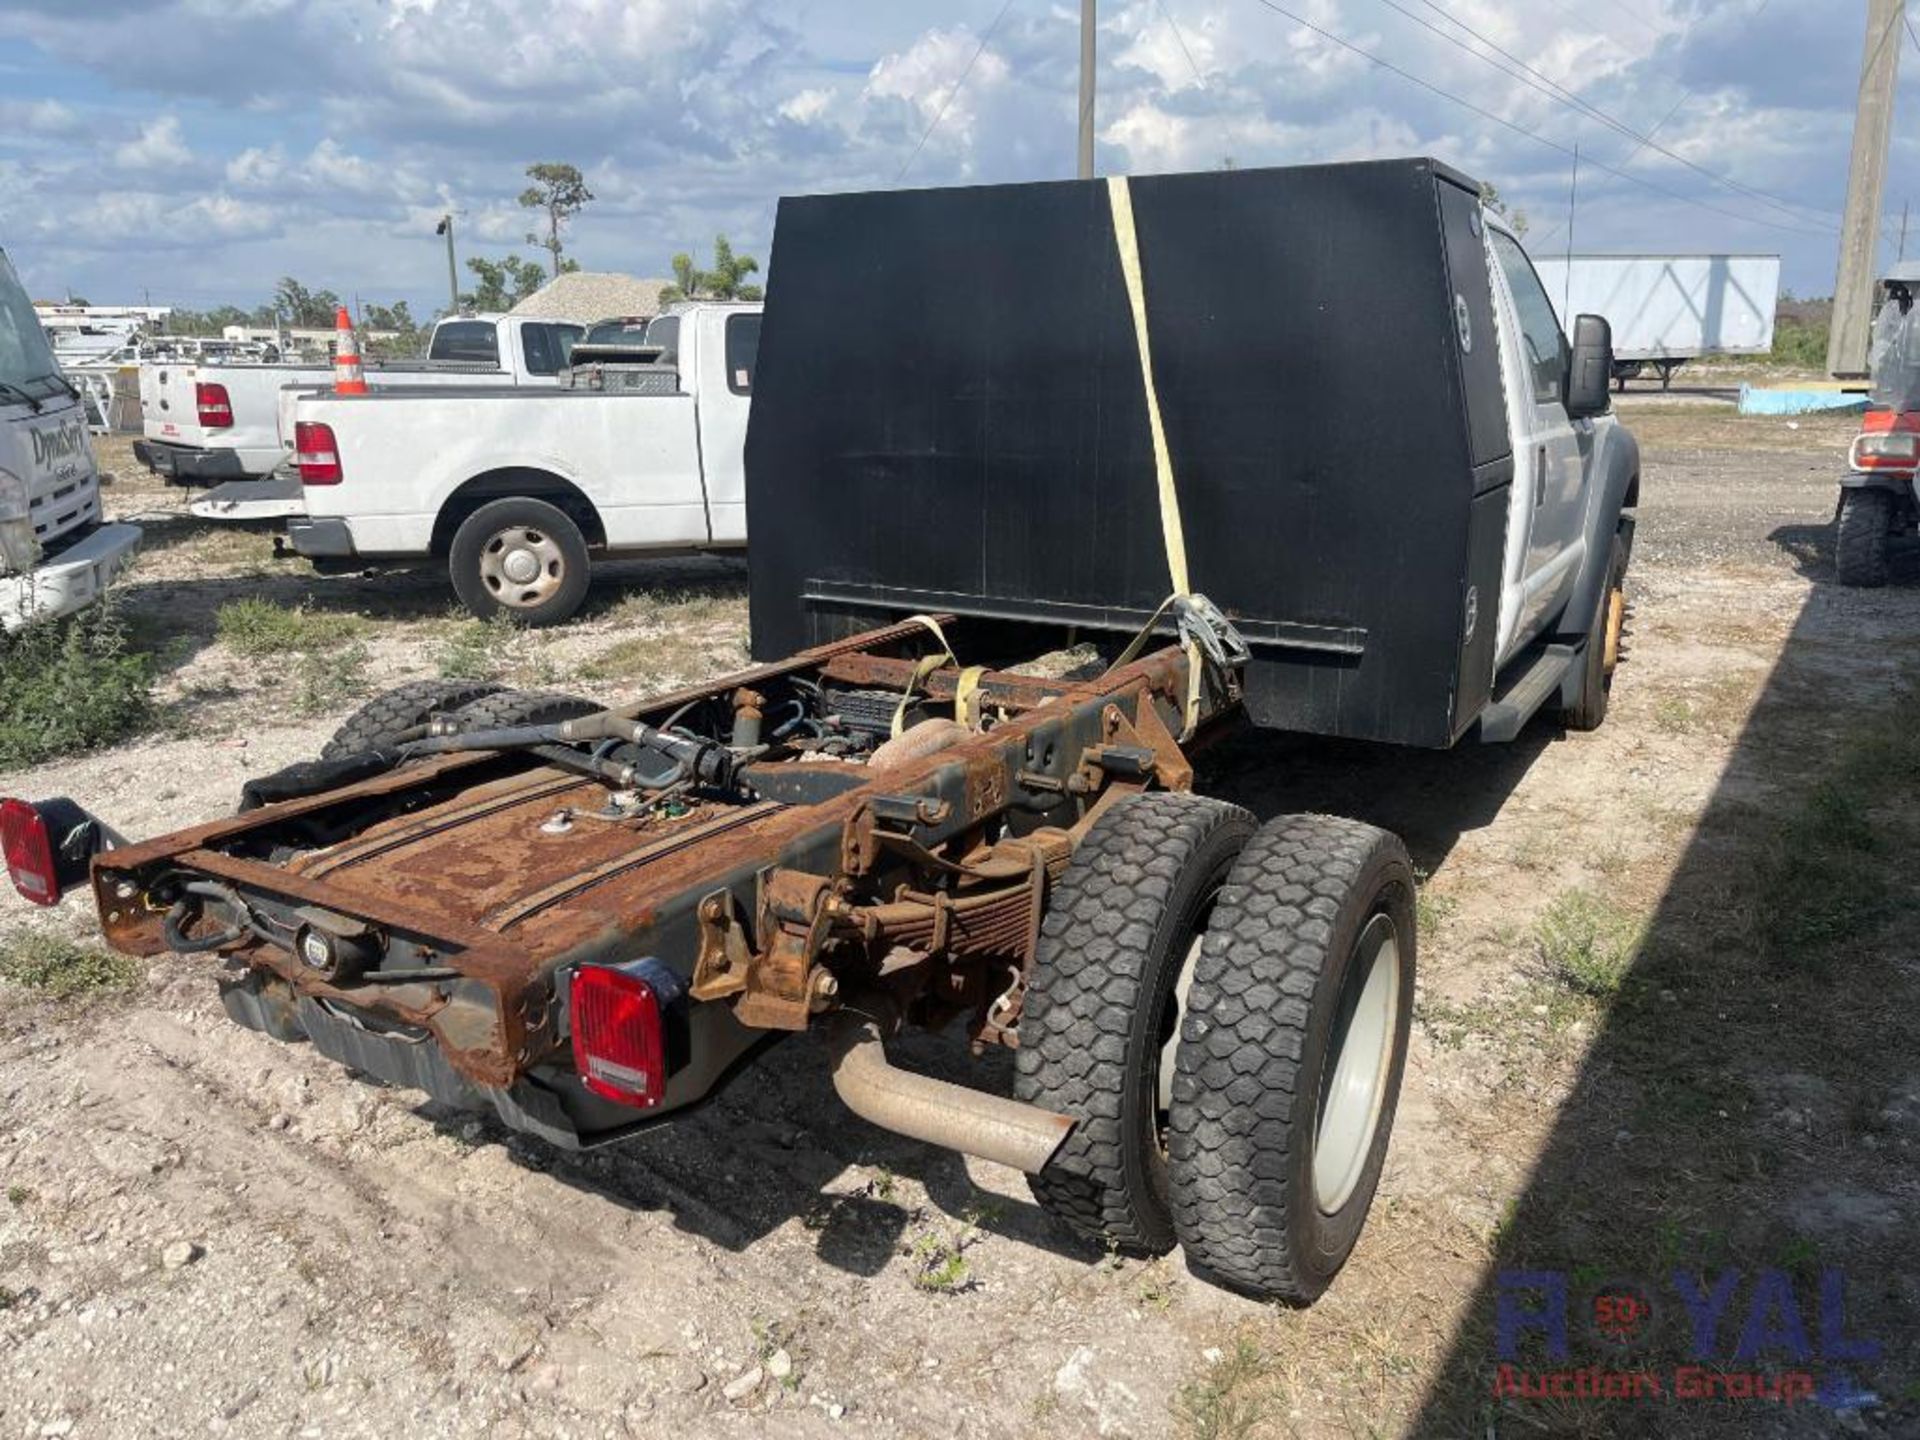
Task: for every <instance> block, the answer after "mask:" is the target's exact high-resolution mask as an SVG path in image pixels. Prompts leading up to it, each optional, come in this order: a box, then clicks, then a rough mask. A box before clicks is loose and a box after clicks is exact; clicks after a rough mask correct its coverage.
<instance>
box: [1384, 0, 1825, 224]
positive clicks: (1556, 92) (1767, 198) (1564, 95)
mask: <svg viewBox="0 0 1920 1440" xmlns="http://www.w3.org/2000/svg"><path fill="white" fill-rule="evenodd" d="M1381 3H1382V4H1384V5H1386V6H1387V7H1388V8H1389V9H1391V10H1394V11H1397V12H1398V13H1400V14H1401V15H1404V16H1406V17H1407V19H1409V20H1411V21H1413V22H1414V24H1416V25H1419V26H1421V27H1422V28H1424V29H1426V30H1429V31H1431V32H1432V33H1433V34H1435V35H1438V36H1439V37H1440V38H1441V39H1442V40H1444V41H1446V42H1447V43H1448V44H1449V45H1452V46H1453V47H1454V48H1455V49H1458V50H1462V51H1465V52H1466V53H1467V54H1469V55H1471V56H1473V58H1474V59H1476V60H1479V61H1481V62H1482V63H1484V64H1486V65H1490V66H1492V67H1493V68H1494V69H1496V70H1498V71H1500V73H1501V74H1503V75H1506V76H1509V77H1510V78H1512V79H1515V80H1518V81H1519V82H1520V83H1521V84H1523V85H1525V86H1527V87H1528V88H1530V89H1533V90H1537V91H1539V92H1540V93H1541V94H1543V95H1545V96H1546V97H1547V98H1548V99H1550V100H1554V101H1556V102H1558V103H1560V104H1563V105H1574V106H1577V107H1578V108H1579V109H1580V110H1581V111H1582V112H1584V113H1585V114H1587V115H1589V116H1591V117H1592V118H1593V119H1595V120H1598V121H1599V122H1600V123H1601V124H1603V125H1607V126H1610V127H1611V128H1612V129H1614V130H1617V131H1618V132H1619V133H1620V134H1622V135H1624V136H1626V137H1627V138H1628V139H1629V140H1633V141H1636V142H1637V144H1636V146H1635V149H1634V152H1633V153H1634V154H1635V155H1637V154H1639V153H1640V150H1641V149H1652V150H1655V151H1657V152H1658V153H1660V154H1661V155H1664V156H1666V157H1667V158H1668V159H1669V160H1672V161H1675V162H1676V163H1678V164H1681V165H1684V166H1686V167H1687V169H1689V170H1692V171H1693V172H1694V173H1695V174H1698V175H1702V176H1704V177H1705V178H1707V179H1708V180H1711V181H1713V182H1714V183H1715V184H1716V185H1724V186H1726V187H1727V188H1728V189H1729V190H1733V191H1736V192H1738V193H1740V194H1742V195H1746V196H1748V197H1749V198H1750V199H1754V200H1759V201H1761V202H1763V203H1765V204H1767V205H1771V206H1772V207H1773V208H1774V209H1776V210H1779V211H1780V212H1781V213H1783V214H1785V215H1787V216H1789V217H1790V218H1792V219H1794V220H1798V221H1800V222H1801V223H1802V224H1805V223H1807V221H1808V220H1809V218H1810V217H1809V216H1806V215H1802V214H1799V213H1797V212H1798V211H1801V210H1810V209H1812V208H1813V207H1812V206H1807V205H1798V204H1796V202H1794V201H1791V200H1783V199H1781V198H1780V197H1779V196H1777V195H1769V194H1768V193H1767V192H1766V191H1764V190H1758V189H1755V188H1754V187H1753V186H1751V185H1743V184H1742V183H1740V182H1739V181H1738V180H1732V179H1729V178H1727V177H1726V176H1724V175H1720V174H1717V173H1716V172H1714V171H1712V170H1709V169H1707V168H1706V167H1705V166H1704V165H1697V164H1695V163H1694V162H1693V161H1691V160H1689V159H1687V157H1686V156H1684V155H1681V154H1678V153H1676V152H1675V151H1673V150H1670V149H1668V148H1667V147H1666V146H1664V145H1661V144H1659V143H1657V142H1656V141H1655V140H1654V139H1653V132H1652V131H1648V132H1647V133H1646V134H1644V135H1642V134H1641V133H1640V132H1639V131H1638V130H1635V129H1634V128H1633V127H1632V126H1630V125H1628V124H1627V123H1626V122H1625V121H1623V120H1618V119H1616V118H1615V117H1613V116H1612V115H1609V114H1608V113H1607V112H1606V111H1604V110H1602V109H1601V108H1600V107H1599V106H1597V105H1594V104H1592V103H1591V102H1589V101H1587V100H1586V99H1584V98H1582V97H1581V96H1580V95H1577V94H1575V93H1574V92H1573V91H1572V90H1569V89H1568V88H1567V87H1566V86H1564V85H1562V84H1561V83H1560V82H1559V81H1557V80H1555V79H1554V78H1553V77H1552V76H1550V75H1545V74H1542V73H1541V72H1540V71H1539V70H1537V69H1535V68H1534V67H1533V66H1532V65H1530V64H1528V63H1527V62H1526V61H1525V60H1523V59H1521V58H1520V57H1519V56H1518V55H1515V54H1514V53H1513V52H1512V51H1511V50H1508V49H1505V48H1504V47H1502V46H1501V45H1500V44H1498V43H1497V42H1496V41H1493V40H1490V39H1488V38H1487V37H1486V36H1485V35H1483V34H1481V33H1480V32H1479V31H1478V30H1476V29H1474V28H1473V26H1471V25H1469V24H1467V22H1466V21H1464V20H1461V19H1458V18H1457V17H1456V16H1454V15H1453V14H1452V13H1450V12H1449V11H1447V10H1444V9H1442V8H1441V7H1440V6H1439V5H1437V4H1435V3H1434V0H1420V3H1421V4H1423V5H1425V6H1426V7H1427V9H1429V10H1431V11H1433V12H1434V14H1436V15H1439V16H1440V17H1441V18H1443V19H1444V20H1446V21H1447V22H1448V23H1449V24H1451V25H1456V26H1458V27H1459V28H1460V29H1462V30H1464V31H1466V32H1467V34H1469V35H1471V36H1472V37H1473V38H1474V39H1475V40H1478V41H1479V42H1480V43H1481V44H1482V45H1485V46H1486V47H1487V48H1488V49H1490V50H1493V51H1495V52H1497V53H1498V54H1500V55H1502V56H1504V57H1505V58H1506V59H1508V60H1510V61H1512V62H1513V63H1514V64H1515V65H1518V66H1519V67H1520V69H1521V70H1522V71H1524V72H1525V74H1516V73H1515V72H1514V71H1513V70H1511V69H1508V68H1507V67H1506V66H1504V65H1500V64H1497V63H1496V62H1495V61H1494V60H1493V59H1492V57H1490V56H1487V55H1483V54H1481V53H1480V52H1479V51H1478V50H1475V49H1473V48H1472V47H1471V46H1469V45H1467V44H1465V43H1464V42H1462V41H1461V40H1459V39H1458V38H1456V37H1455V36H1452V35H1449V34H1448V33H1447V32H1446V31H1444V30H1442V29H1440V28H1439V27H1438V26H1436V25H1434V24H1433V23H1432V22H1430V21H1428V20H1425V19H1422V18H1421V17H1420V16H1418V15H1415V14H1414V13H1413V12H1412V11H1410V10H1408V9H1406V8H1405V7H1404V6H1403V5H1401V4H1400V3H1399V0H1381ZM1528 77H1533V78H1531V79H1530V78H1528ZM1536 80H1538V81H1540V82H1542V83H1541V84H1536V83H1534V82H1535V81H1536ZM1676 108H1677V107H1676ZM1671 113H1672V112H1669V113H1668V118H1671ZM1660 123H1661V124H1662V125H1664V124H1665V123H1666V120H1664V119H1663V120H1662V121H1661V122H1660ZM1654 128H1655V129H1658V128H1659V126H1655V127H1654ZM1628 158H1629V159H1631V158H1632V157H1631V156H1629V157H1628ZM1620 163H1621V164H1623V165H1624V164H1626V163H1627V162H1626V161H1624V160H1623V161H1621V162H1620ZM1814 223H1818V224H1826V223H1827V222H1825V221H1815V222H1814ZM1828 229H1830V230H1832V231H1834V232H1836V233H1837V232H1838V230H1839V227H1838V226H1836V225H1828Z"/></svg>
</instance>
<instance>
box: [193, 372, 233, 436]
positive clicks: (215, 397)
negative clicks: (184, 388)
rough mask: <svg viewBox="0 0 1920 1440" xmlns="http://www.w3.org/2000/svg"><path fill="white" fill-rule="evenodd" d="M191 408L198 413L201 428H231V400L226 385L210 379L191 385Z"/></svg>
mask: <svg viewBox="0 0 1920 1440" xmlns="http://www.w3.org/2000/svg"><path fill="white" fill-rule="evenodd" d="M193 408H194V410H195V411H196V412H197V413H198V414H199V417H200V425H201V428H202V429H205V430H231V429H232V428H233V401H232V399H231V398H229V397H228V395H227V387H226V386H224V385H216V384H214V383H213V382H212V381H210V380H201V381H199V382H198V383H196V384H195V385H194V387H193Z"/></svg>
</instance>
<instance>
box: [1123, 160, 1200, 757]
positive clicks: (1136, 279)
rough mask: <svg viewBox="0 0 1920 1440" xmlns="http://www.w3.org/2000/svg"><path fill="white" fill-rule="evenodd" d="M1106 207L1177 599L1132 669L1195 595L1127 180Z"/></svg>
mask: <svg viewBox="0 0 1920 1440" xmlns="http://www.w3.org/2000/svg"><path fill="white" fill-rule="evenodd" d="M1107 204H1108V206H1109V208H1110V209H1111V210H1112V211H1113V239H1114V243H1115V244H1116V245H1117V246H1119V249H1120V274H1121V276H1122V278H1123V279H1124V280H1125V281H1126V285H1127V304H1128V307H1129V308H1130V309H1131V310H1132V311H1133V338H1134V343H1135V345H1137V346H1138V347H1139V350H1140V378H1141V381H1142V383H1143V384H1144V385H1145V386H1146V391H1147V426H1148V429H1149V430H1150V431H1151V433H1152V435H1153V473H1154V479H1155V480H1156V482H1157V483H1158V485H1159V490H1160V538H1161V540H1162V542H1163V543H1164V544H1165V545H1166V549H1167V572H1168V573H1169V574H1170V575H1171V576H1172V577H1173V594H1172V595H1170V596H1168V597H1167V599H1166V601H1165V602H1164V603H1163V604H1162V605H1161V606H1160V608H1159V609H1158V610H1156V611H1155V612H1154V614H1153V618H1152V619H1151V620H1149V621H1148V622H1147V626H1146V629H1145V630H1143V631H1141V632H1140V635H1139V637H1138V638H1137V639H1135V641H1134V642H1133V644H1131V645H1129V646H1128V647H1127V650H1126V653H1125V655H1124V656H1122V658H1121V659H1120V660H1119V661H1117V662H1116V668H1117V667H1118V666H1119V665H1124V664H1127V663H1129V662H1130V661H1131V660H1133V658H1134V657H1135V656H1136V655H1138V654H1139V652H1140V650H1141V648H1142V647H1143V646H1144V645H1145V644H1146V640H1147V637H1148V636H1149V635H1151V634H1152V633H1153V627H1154V626H1155V625H1157V624H1158V623H1159V622H1160V617H1161V616H1163V615H1165V614H1166V613H1167V608H1168V606H1170V605H1172V604H1173V602H1174V601H1175V600H1176V599H1179V598H1182V597H1184V596H1187V595H1191V594H1192V593H1193V589H1192V586H1191V585H1190V584H1189V583H1188V579H1187V534H1186V530H1185V529H1184V528H1183V527H1182V525H1181V523H1180V492H1179V490H1178V489H1177V488H1176V487H1175V485H1174V480H1173V456H1172V455H1171V454H1170V453H1169V452H1168V450H1167V431H1166V426H1165V425H1164V424H1163V423H1162V422H1161V419H1160V392H1159V390H1158V389H1156V388H1155V386H1154V383H1153V342H1152V340H1151V339H1150V338H1149V337H1148V334H1147V289H1146V282H1145V280H1144V279H1143V277H1142V275H1141V270H1140V237H1139V235H1138V234H1137V233H1136V232H1135V230H1134V228H1133V192H1132V190H1131V189H1129V188H1128V184H1127V177H1126V176H1124V175H1110V176H1108V177H1107ZM1186 651H1187V704H1186V716H1185V720H1184V723H1183V725H1182V728H1181V731H1180V738H1181V739H1182V740H1185V739H1187V738H1188V737H1189V736H1191V735H1192V734H1193V732H1194V730H1195V729H1197V728H1198V727H1199V724H1200V683H1201V673H1202V670H1203V669H1204V667H1205V664H1206V656H1205V654H1204V653H1203V652H1202V651H1201V649H1200V645H1199V642H1197V641H1195V640H1191V639H1189V640H1188V641H1187V642H1186Z"/></svg>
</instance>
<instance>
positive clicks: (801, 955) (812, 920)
mask: <svg viewBox="0 0 1920 1440" xmlns="http://www.w3.org/2000/svg"><path fill="white" fill-rule="evenodd" d="M832 894H833V882H832V881H831V880H829V879H828V878H827V877H826V876H824V875H809V874H807V873H806V872H805V871H801V870H773V871H770V872H768V874H767V877H766V880H765V881H764V883H763V884H762V885H761V887H760V925H759V933H760V934H761V936H762V937H764V940H765V944H764V947H763V948H762V949H761V950H760V951H758V952H757V953H756V954H754V955H753V956H752V958H751V959H750V960H749V961H748V963H747V984H746V989H745V990H744V991H743V992H742V993H741V996H740V998H739V999H738V1000H737V1001H735V1002H734V1011H733V1013H734V1018H735V1019H737V1020H738V1021H739V1022H740V1023H741V1024H742V1025H750V1026H754V1027H755V1028H758V1029H762V1030H804V1029H806V1028H807V1016H808V1015H809V1014H810V1013H811V1011H812V1005H811V995H812V988H811V981H812V970H813V962H814V960H815V958H816V957H817V956H818V955H819V953H820V949H821V946H822V945H823V944H824V943H825V942H826V938H827V932H828V930H829V929H830V928H831V927H832V924H833V916H832V913H831V912H830V910H829V909H828V905H827V902H828V900H829V899H830V898H831V897H832Z"/></svg>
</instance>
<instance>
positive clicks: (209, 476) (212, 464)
mask: <svg viewBox="0 0 1920 1440" xmlns="http://www.w3.org/2000/svg"><path fill="white" fill-rule="evenodd" d="M133 458H134V459H136V460H138V461H139V462H140V463H141V464H142V465H144V466H146V467H147V469H149V470H151V471H152V472H153V473H154V474H156V475H158V476H160V477H162V478H163V479H167V480H179V481H189V480H240V479H244V478H245V477H246V476H248V475H253V474H265V473H267V472H266V471H254V470H249V469H248V468H247V464H246V461H245V459H244V458H243V457H242V455H241V452H240V451H238V450H202V449H198V448H196V447H194V446H192V445H173V444H169V443H168V442H167V441H165V440H136V441H134V442H133ZM271 468H272V467H271V466H269V467H268V469H269V470H270V469H271Z"/></svg>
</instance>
